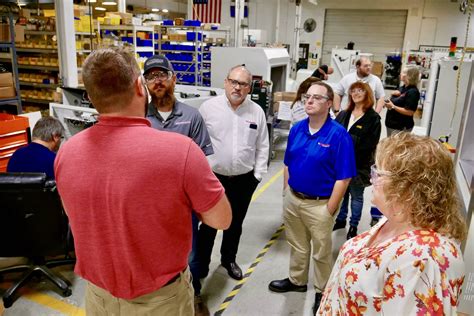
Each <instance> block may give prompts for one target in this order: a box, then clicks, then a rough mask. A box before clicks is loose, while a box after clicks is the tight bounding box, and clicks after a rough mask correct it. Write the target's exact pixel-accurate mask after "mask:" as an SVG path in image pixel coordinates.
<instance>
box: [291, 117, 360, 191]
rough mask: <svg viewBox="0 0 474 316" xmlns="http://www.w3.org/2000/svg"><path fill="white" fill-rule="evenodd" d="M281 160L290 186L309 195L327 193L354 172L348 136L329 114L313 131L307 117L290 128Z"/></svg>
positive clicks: (350, 176) (352, 152)
mask: <svg viewBox="0 0 474 316" xmlns="http://www.w3.org/2000/svg"><path fill="white" fill-rule="evenodd" d="M284 163H285V165H286V166H287V167H288V171H289V175H290V178H289V180H288V184H289V185H290V187H291V188H292V189H293V190H295V191H297V192H301V193H304V194H306V195H309V196H330V195H331V193H332V190H333V188H334V184H335V183H336V181H337V180H343V179H347V178H352V177H355V175H356V174H357V172H356V165H355V157H354V145H353V144H352V139H351V136H350V135H349V134H348V133H347V131H346V130H345V129H344V127H342V126H341V125H339V124H338V123H337V122H335V121H333V120H332V119H330V118H329V117H328V119H327V120H326V122H325V123H324V125H323V126H322V127H321V129H320V130H319V131H318V132H316V133H315V134H313V135H311V134H310V132H309V119H308V118H307V119H304V120H302V121H300V122H298V123H297V124H295V125H294V126H293V127H292V128H291V130H290V135H289V136H288V144H287V147H286V152H285V160H284Z"/></svg>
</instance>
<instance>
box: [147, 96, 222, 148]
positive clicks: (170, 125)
mask: <svg viewBox="0 0 474 316" xmlns="http://www.w3.org/2000/svg"><path fill="white" fill-rule="evenodd" d="M146 118H147V119H148V120H149V121H150V123H151V126H152V127H153V128H156V129H158V130H160V131H167V132H174V133H179V134H181V135H184V136H188V137H190V138H191V139H192V140H194V142H195V143H196V144H197V145H198V146H199V147H201V149H202V151H203V152H204V154H205V155H206V156H209V155H212V154H213V153H214V150H213V149H212V144H211V138H210V137H209V133H208V132H207V128H206V124H205V123H204V120H203V119H202V116H201V114H200V113H199V111H198V110H197V109H195V108H193V107H191V106H189V105H187V104H184V103H182V102H179V101H178V100H176V101H175V103H174V106H173V110H172V111H171V114H170V116H169V117H168V118H167V119H166V120H163V118H162V117H161V115H160V113H158V111H157V110H156V107H155V105H154V104H153V103H150V104H149V105H148V113H147V115H146Z"/></svg>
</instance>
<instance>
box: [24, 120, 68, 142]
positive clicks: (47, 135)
mask: <svg viewBox="0 0 474 316" xmlns="http://www.w3.org/2000/svg"><path fill="white" fill-rule="evenodd" d="M63 135H64V126H63V124H61V122H60V121H59V120H58V119H56V118H54V117H52V116H48V117H42V118H41V119H39V120H38V122H36V124H35V127H34V128H33V135H32V136H33V139H39V140H42V141H44V142H50V141H52V140H53V137H54V136H57V137H62V136H63Z"/></svg>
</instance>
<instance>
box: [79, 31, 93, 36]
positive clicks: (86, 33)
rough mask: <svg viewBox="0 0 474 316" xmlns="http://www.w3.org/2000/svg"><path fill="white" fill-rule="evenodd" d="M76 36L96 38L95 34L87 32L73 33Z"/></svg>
mask: <svg viewBox="0 0 474 316" xmlns="http://www.w3.org/2000/svg"><path fill="white" fill-rule="evenodd" d="M75 34H76V35H78V36H96V33H94V32H93V33H89V32H76V33H75Z"/></svg>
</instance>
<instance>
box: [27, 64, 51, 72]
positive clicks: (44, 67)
mask: <svg viewBox="0 0 474 316" xmlns="http://www.w3.org/2000/svg"><path fill="white" fill-rule="evenodd" d="M18 69H37V70H52V71H59V67H58V66H38V65H24V64H18Z"/></svg>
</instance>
